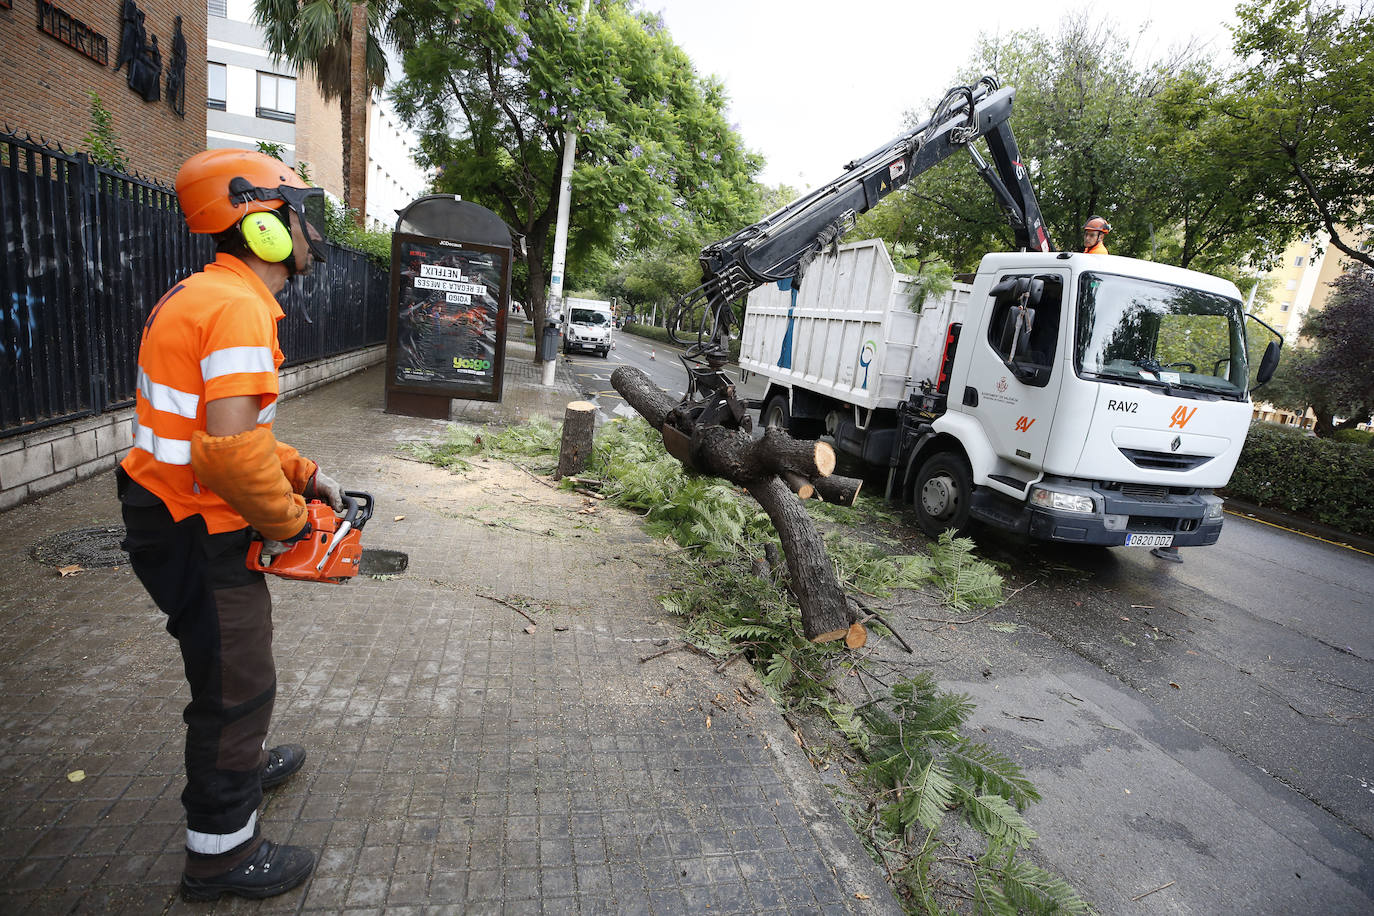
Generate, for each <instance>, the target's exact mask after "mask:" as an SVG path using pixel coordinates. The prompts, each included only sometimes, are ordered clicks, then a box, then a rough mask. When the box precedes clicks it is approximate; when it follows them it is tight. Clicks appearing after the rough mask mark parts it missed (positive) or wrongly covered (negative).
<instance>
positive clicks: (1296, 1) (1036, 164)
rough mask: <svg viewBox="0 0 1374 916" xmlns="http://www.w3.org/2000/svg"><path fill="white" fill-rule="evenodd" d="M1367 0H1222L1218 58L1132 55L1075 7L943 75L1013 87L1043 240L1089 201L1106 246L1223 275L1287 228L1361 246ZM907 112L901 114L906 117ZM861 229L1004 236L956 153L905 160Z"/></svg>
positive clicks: (934, 236) (972, 239)
mask: <svg viewBox="0 0 1374 916" xmlns="http://www.w3.org/2000/svg"><path fill="white" fill-rule="evenodd" d="M1366 5H1367V4H1366V3H1364V2H1362V3H1360V5H1359V6H1358V7H1357V8H1353V9H1348V8H1346V7H1345V6H1344V5H1343V4H1341V3H1338V2H1334V0H1250V2H1249V3H1246V4H1242V5H1241V6H1240V7H1239V8H1238V10H1237V16H1238V20H1239V23H1238V25H1237V26H1236V27H1235V28H1234V43H1235V52H1236V55H1237V57H1238V58H1239V59H1240V60H1241V61H1242V64H1241V65H1240V66H1238V67H1237V68H1236V69H1235V71H1234V72H1231V73H1224V72H1221V71H1220V70H1218V69H1217V68H1216V67H1214V66H1213V65H1212V64H1211V63H1210V62H1209V61H1208V60H1207V59H1205V58H1204V57H1203V56H1202V55H1200V54H1199V53H1197V51H1196V49H1195V48H1193V47H1191V46H1185V47H1183V48H1178V49H1174V50H1172V51H1170V52H1169V53H1168V55H1167V56H1165V57H1164V58H1163V59H1160V60H1155V61H1151V62H1148V63H1143V64H1142V63H1137V62H1136V61H1135V60H1134V59H1133V49H1132V43H1131V42H1130V41H1128V40H1127V39H1126V38H1124V37H1122V36H1121V35H1119V34H1118V33H1116V32H1115V31H1114V30H1113V28H1112V27H1111V26H1110V25H1109V24H1105V23H1103V22H1102V21H1101V20H1100V19H1098V18H1096V17H1092V16H1089V15H1087V14H1079V15H1077V16H1073V17H1069V18H1067V19H1066V20H1065V21H1064V22H1063V23H1062V24H1061V26H1060V28H1059V31H1058V32H1057V33H1055V34H1053V35H1046V34H1045V33H1043V32H1040V31H1030V32H1024V33H1017V34H1012V35H1006V36H1002V37H997V38H991V37H987V36H982V37H981V38H980V40H979V44H978V45H977V47H976V49H975V52H974V54H973V56H972V60H971V62H970V64H969V65H968V66H967V67H966V68H964V69H963V70H962V71H961V73H960V76H959V80H960V81H963V82H969V83H971V82H972V81H973V80H974V79H976V78H977V77H978V76H980V75H982V74H984V73H993V74H995V75H997V76H998V77H999V78H1000V80H1001V81H1002V83H1003V85H1009V86H1013V87H1015V89H1016V93H1017V94H1016V100H1015V111H1014V114H1013V116H1012V126H1013V129H1014V130H1015V132H1016V135H1017V138H1018V141H1019V143H1020V147H1021V153H1022V159H1023V161H1025V163H1026V164H1027V167H1028V168H1029V169H1030V172H1031V174H1032V179H1033V181H1034V183H1035V186H1036V190H1037V194H1038V196H1039V200H1040V205H1041V209H1042V210H1043V211H1044V215H1045V218H1046V221H1047V224H1048V226H1049V228H1050V231H1051V234H1052V236H1053V238H1054V240H1055V243H1056V245H1057V246H1058V247H1060V248H1063V249H1075V248H1077V247H1078V244H1079V240H1080V235H1081V233H1080V228H1081V227H1082V225H1083V223H1084V222H1085V221H1086V220H1087V219H1088V217H1090V216H1103V217H1106V218H1107V220H1108V221H1109V222H1110V223H1111V224H1112V232H1111V234H1110V235H1109V236H1108V238H1107V244H1108V247H1109V248H1110V249H1111V251H1112V253H1113V254H1125V255H1129V256H1133V257H1140V258H1147V259H1151V260H1157V261H1163V262H1166V263H1172V264H1177V265H1179V266H1182V267H1191V268H1194V269H1199V270H1206V271H1209V272H1212V273H1217V274H1221V275H1223V276H1229V277H1231V278H1232V279H1239V278H1240V277H1239V275H1240V274H1241V273H1243V272H1244V273H1249V272H1253V270H1254V269H1256V268H1263V267H1267V266H1270V265H1271V264H1272V262H1273V259H1274V258H1276V257H1277V256H1278V254H1279V253H1280V252H1281V251H1282V250H1283V248H1284V247H1285V246H1286V245H1287V244H1288V243H1289V242H1291V241H1292V240H1293V239H1295V238H1298V237H1299V236H1303V235H1306V236H1313V235H1315V233H1316V232H1317V230H1322V229H1324V230H1326V231H1327V232H1328V233H1329V234H1330V235H1331V237H1332V245H1334V246H1335V247H1337V248H1340V249H1341V250H1342V251H1344V252H1346V253H1347V254H1348V255H1350V256H1351V257H1355V258H1357V259H1358V260H1362V261H1364V262H1365V263H1371V264H1374V261H1370V260H1369V255H1367V254H1364V253H1362V251H1361V246H1362V245H1367V244H1368V243H1369V241H1370V239H1369V237H1368V235H1367V233H1360V232H1357V233H1355V235H1356V237H1355V238H1350V237H1349V236H1350V231H1349V230H1347V229H1343V228H1342V227H1346V226H1366V227H1367V226H1368V223H1367V222H1366V220H1367V216H1368V215H1367V205H1368V201H1370V200H1372V199H1374V144H1371V143H1369V136H1370V131H1371V125H1374V19H1371V17H1369V16H1368V15H1367V14H1366V12H1367V11H1366V9H1365V7H1366ZM924 116H925V113H924V112H921V113H914V114H912V115H910V116H909V118H910V123H913V124H914V123H915V122H916V121H918V120H920V119H921V118H923V117H924ZM861 231H864V232H869V233H873V234H881V235H882V236H883V237H884V238H887V239H888V240H889V241H894V242H895V241H903V242H908V243H910V244H911V245H912V246H913V247H914V248H916V249H917V250H920V251H923V252H932V253H938V254H941V255H943V256H944V257H945V258H947V259H948V260H949V261H950V262H951V263H952V264H953V265H954V266H955V267H956V268H958V269H964V270H967V269H969V268H971V267H972V266H973V265H974V264H975V263H976V261H977V259H978V258H979V257H980V256H981V254H982V253H984V252H985V251H989V250H997V249H999V248H1005V247H1007V246H1008V245H1009V244H1011V233H1010V230H1009V229H1007V228H1006V226H1005V221H1004V219H1003V217H1002V215H1001V213H1000V211H999V210H998V209H997V207H996V206H995V203H994V200H993V197H992V195H991V193H990V192H989V191H988V189H987V188H985V187H983V186H982V183H981V181H980V180H979V179H978V177H977V176H976V174H975V173H974V171H973V169H972V168H971V167H970V166H969V164H968V163H967V162H966V161H964V160H963V159H962V157H954V158H953V159H951V160H950V161H947V162H945V163H943V164H942V165H940V166H939V167H937V168H936V169H933V170H932V171H931V172H929V173H927V174H926V175H923V176H919V177H917V178H916V179H914V180H913V181H912V183H911V184H910V185H909V186H908V187H907V188H906V189H904V191H903V192H902V193H901V194H898V195H894V196H893V198H891V199H890V201H889V202H888V203H887V204H885V205H884V206H883V207H880V208H879V209H878V210H876V211H874V212H873V213H871V214H868V215H867V216H866V218H865V220H864V221H863V222H862V223H861Z"/></svg>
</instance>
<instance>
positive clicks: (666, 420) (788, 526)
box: [611, 366, 862, 642]
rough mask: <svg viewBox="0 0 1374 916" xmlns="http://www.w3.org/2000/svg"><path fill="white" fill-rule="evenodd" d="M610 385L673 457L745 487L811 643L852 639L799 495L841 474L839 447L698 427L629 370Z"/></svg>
mask: <svg viewBox="0 0 1374 916" xmlns="http://www.w3.org/2000/svg"><path fill="white" fill-rule="evenodd" d="M611 384H612V385H613V386H614V387H615V390H616V391H618V392H619V393H620V395H621V397H623V398H624V399H625V401H626V403H628V404H629V405H630V406H631V407H633V408H634V409H635V410H636V411H638V412H639V415H640V416H642V417H644V419H645V420H647V421H648V422H649V425H650V426H652V427H654V429H656V430H658V431H659V432H660V433H661V434H662V435H663V441H664V445H666V446H667V448H668V451H669V453H670V454H672V455H673V456H674V457H676V458H677V459H678V460H679V461H681V462H683V464H685V465H687V466H688V467H691V468H693V469H694V470H697V471H699V472H701V473H705V474H712V475H714V476H716V477H723V478H725V479H726V480H729V481H730V482H732V483H736V484H739V485H740V486H743V487H744V488H745V489H746V490H748V491H749V495H750V496H752V497H754V499H755V500H757V501H758V503H759V505H760V506H762V507H763V510H764V512H766V513H768V518H769V519H770V520H771V521H772V522H773V527H774V528H775V529H776V530H777V532H778V537H779V539H780V540H781V541H782V548H783V551H784V553H785V554H786V557H787V572H788V576H789V579H790V580H791V586H792V593H793V594H794V595H795V596H796V598H797V603H798V605H800V607H801V618H802V630H803V632H804V633H805V634H806V638H807V639H810V640H811V641H813V642H826V641H829V640H833V639H843V638H845V637H846V636H851V635H852V634H851V628H850V625H851V624H853V623H856V621H857V617H856V616H855V615H854V614H853V613H852V611H851V608H850V606H849V602H848V601H847V600H846V599H845V595H844V590H843V589H841V588H840V584H839V582H838V580H836V578H835V570H834V567H833V566H831V564H830V556H829V554H827V553H826V550H825V542H824V541H823V540H822V539H821V535H820V532H818V531H817V530H816V526H815V525H813V524H812V522H811V516H809V515H808V514H807V512H806V509H805V507H804V506H803V505H802V503H801V500H799V499H798V498H797V495H796V494H795V493H794V490H795V489H797V488H799V487H802V486H805V487H812V488H814V487H816V486H818V484H819V481H822V480H826V479H827V478H828V477H829V475H830V473H831V472H832V471H833V470H834V469H835V451H834V449H833V448H831V447H830V446H829V445H828V444H826V443H824V442H813V441H809V440H801V439H793V438H792V437H791V436H789V435H787V433H786V432H784V431H783V430H781V429H776V428H770V429H767V430H765V431H764V434H763V438H761V439H754V438H753V437H751V436H750V435H749V434H748V433H746V432H742V431H740V430H733V429H726V428H724V427H721V426H702V425H696V424H692V423H690V422H689V421H688V419H687V418H686V416H685V415H684V414H682V413H680V412H676V411H675V408H676V407H677V406H678V405H677V404H676V403H675V402H674V401H673V400H672V399H671V398H670V397H669V396H668V393H667V392H666V391H664V390H663V389H662V388H659V387H658V386H657V385H655V384H654V383H653V381H652V380H651V379H650V378H649V377H648V376H647V375H645V374H644V373H643V372H641V371H640V370H638V369H634V368H631V367H629V366H622V367H621V368H619V369H617V370H615V372H613V373H611ZM684 427H685V428H684ZM784 477H786V478H787V479H788V480H790V481H791V482H792V485H791V486H789V484H788V483H787V482H785V481H784V479H783V478H784ZM842 489H848V487H847V486H846V487H843V488H842ZM853 489H854V491H855V492H857V487H854V488H853ZM858 626H859V628H860V629H862V624H859V625H858Z"/></svg>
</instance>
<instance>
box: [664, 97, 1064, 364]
mask: <svg viewBox="0 0 1374 916" xmlns="http://www.w3.org/2000/svg"><path fill="white" fill-rule="evenodd" d="M1014 95H1015V92H1014V90H1012V89H1011V88H1000V87H999V86H998V83H997V80H996V79H995V78H993V77H991V76H985V77H983V78H982V79H980V80H979V81H978V82H977V83H976V84H974V85H973V86H956V87H955V88H953V89H951V90H950V91H949V92H948V93H946V94H945V97H944V99H943V100H942V101H941V102H940V104H939V105H938V106H936V109H935V112H934V113H933V114H932V115H931V117H929V118H927V119H926V120H925V121H922V122H921V123H920V124H918V125H916V126H915V127H914V128H912V129H911V130H909V131H907V132H906V133H904V134H902V135H901V136H899V137H897V138H896V139H894V140H892V141H891V142H889V143H887V144H884V145H883V146H881V147H879V148H877V149H875V150H873V151H872V152H870V153H868V154H867V155H866V156H863V157H861V158H859V159H855V160H853V161H852V162H849V163H848V164H846V165H845V171H844V174H842V175H840V176H839V177H838V178H836V179H834V180H833V181H830V182H829V183H827V184H825V185H823V186H821V187H819V188H816V189H815V190H813V191H811V192H809V193H808V194H806V195H804V196H802V197H800V198H798V199H797V200H795V201H793V202H792V203H790V204H788V205H787V206H785V207H783V208H781V209H780V210H778V211H777V212H775V213H772V214H770V215H769V216H766V217H764V218H763V219H762V220H759V221H758V222H757V223H754V224H753V225H752V226H747V227H745V228H744V229H741V230H740V231H739V232H736V233H735V234H734V235H731V236H730V237H729V238H726V239H723V240H721V241H719V242H716V243H715V244H712V245H708V246H707V247H706V248H703V249H702V251H701V256H700V263H701V269H702V283H701V285H700V286H698V287H697V288H696V289H695V290H693V291H692V292H690V293H688V294H687V296H685V297H684V298H683V300H682V301H681V302H680V303H679V304H678V308H677V309H676V310H675V313H674V314H673V315H671V316H670V320H669V322H668V324H669V335H670V336H671V337H673V339H674V341H675V342H677V343H680V344H683V345H684V346H686V345H689V344H691V345H692V346H691V347H690V349H689V350H688V354H687V356H688V358H689V359H696V360H700V359H705V360H706V361H707V362H708V363H710V364H712V365H713V367H715V368H719V366H721V365H723V364H724V360H725V356H726V352H727V344H728V338H729V331H730V324H731V321H732V317H733V316H732V312H731V307H730V303H731V302H733V301H734V300H736V299H738V298H739V297H741V296H743V295H745V294H746V293H748V292H749V291H750V290H752V289H754V288H755V287H758V286H761V285H762V284H764V283H768V282H775V281H779V280H787V279H790V280H791V281H792V282H793V283H794V284H795V285H797V286H800V284H801V282H802V278H803V275H804V273H805V271H806V267H807V265H808V264H809V263H810V261H811V259H812V258H814V257H815V256H816V255H818V254H820V253H821V252H822V251H824V250H825V249H826V248H828V247H830V246H831V245H833V244H835V243H836V242H838V240H839V238H840V237H841V236H842V235H843V234H844V233H845V232H846V231H848V229H849V228H850V227H852V226H853V225H854V221H855V219H856V218H857V217H858V215H859V214H861V213H865V212H867V211H868V210H870V209H872V208H873V207H874V206H876V205H877V204H878V202H879V201H881V200H882V199H883V198H885V197H887V196H888V195H889V194H891V193H893V192H894V191H896V190H897V189H898V188H901V187H902V186H903V185H905V184H907V183H908V182H910V181H911V180H912V179H914V178H915V177H916V176H918V175H920V174H921V173H922V172H925V171H927V170H928V169H930V168H932V167H933V166H935V165H936V164H938V163H940V162H942V161H943V160H945V159H946V158H948V157H949V156H951V155H953V154H954V153H955V152H957V151H958V150H959V149H961V148H963V149H967V150H968V152H969V154H970V156H971V157H972V159H973V163H974V166H975V167H976V168H977V170H978V174H979V175H980V176H982V178H983V179H984V180H985V181H986V182H987V183H988V184H989V185H990V186H991V188H992V190H993V193H994V194H995V195H996V197H997V201H998V203H999V204H1000V205H1001V206H1002V208H1003V210H1004V211H1006V213H1007V217H1008V220H1009V222H1010V223H1011V226H1012V228H1013V231H1014V232H1015V235H1016V245H1017V247H1018V248H1020V249H1021V250H1023V251H1025V250H1030V249H1032V248H1034V249H1037V250H1040V251H1050V250H1052V249H1051V242H1050V237H1049V234H1048V232H1047V231H1046V229H1045V224H1044V219H1043V218H1042V216H1041V213H1040V205H1039V203H1038V202H1037V201H1036V198H1035V191H1034V189H1033V188H1032V187H1031V183H1030V178H1029V176H1028V175H1027V172H1026V168H1025V166H1024V165H1022V163H1021V158H1020V153H1019V151H1018V149H1017V146H1016V138H1015V137H1014V136H1013V135H1012V132H1011V127H1010V125H1009V123H1008V121H1009V119H1010V117H1011V109H1012V98H1013V96H1014ZM979 137H982V138H984V140H985V141H986V142H987V146H988V151H989V153H990V154H991V156H992V160H993V161H992V164H991V165H989V164H987V163H986V162H984V160H983V159H982V157H981V156H980V155H979V154H978V151H977V150H976V149H975V148H974V146H973V145H972V143H973V141H974V140H976V139H978V138H979ZM683 332H686V335H687V336H689V337H690V338H693V339H679V336H678V335H679V334H680V333H683ZM708 387H709V386H708Z"/></svg>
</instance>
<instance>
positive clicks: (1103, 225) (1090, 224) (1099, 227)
mask: <svg viewBox="0 0 1374 916" xmlns="http://www.w3.org/2000/svg"><path fill="white" fill-rule="evenodd" d="M1089 229H1091V230H1092V231H1094V232H1100V233H1102V234H1103V235H1106V234H1107V233H1108V232H1111V231H1112V226H1111V224H1110V223H1108V222H1107V221H1106V220H1105V219H1103V218H1102V217H1100V216H1094V217H1093V218H1092V219H1090V220H1088V221H1087V222H1086V223H1084V224H1083V231H1084V232H1087V231H1088V230H1089Z"/></svg>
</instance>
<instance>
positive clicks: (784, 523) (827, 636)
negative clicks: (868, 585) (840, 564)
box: [746, 477, 850, 642]
mask: <svg viewBox="0 0 1374 916" xmlns="http://www.w3.org/2000/svg"><path fill="white" fill-rule="evenodd" d="M746 489H748V491H749V495H750V496H752V497H754V499H756V500H757V501H758V503H759V505H760V506H762V507H763V511H764V512H767V513H768V518H769V519H770V520H771V521H772V522H773V527H774V528H775V529H777V532H778V537H780V538H781V539H782V550H783V553H784V554H785V555H786V557H787V574H788V577H789V578H790V579H791V582H792V592H793V594H795V595H796V596H797V603H798V604H799V605H800V606H801V617H802V631H803V632H804V633H805V634H806V638H807V639H809V640H811V641H812V642H829V641H830V640H832V639H843V638H844V637H845V636H846V635H847V634H848V633H849V622H850V618H849V608H848V602H847V601H846V600H845V596H844V591H843V590H842V589H841V588H840V583H839V582H838V581H836V579H835V570H834V567H832V566H831V565H830V555H829V554H828V553H826V550H825V542H824V541H823V540H821V536H820V532H818V531H817V530H816V527H815V525H813V524H812V523H811V516H809V515H807V514H806V509H805V507H803V506H802V504H801V501H800V500H798V499H797V497H796V496H794V495H793V493H792V491H791V490H789V489H788V488H787V485H786V484H785V483H783V482H782V481H781V480H779V479H778V478H776V477H769V478H766V479H764V480H761V481H756V482H754V483H751V484H748V485H747V487H746Z"/></svg>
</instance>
